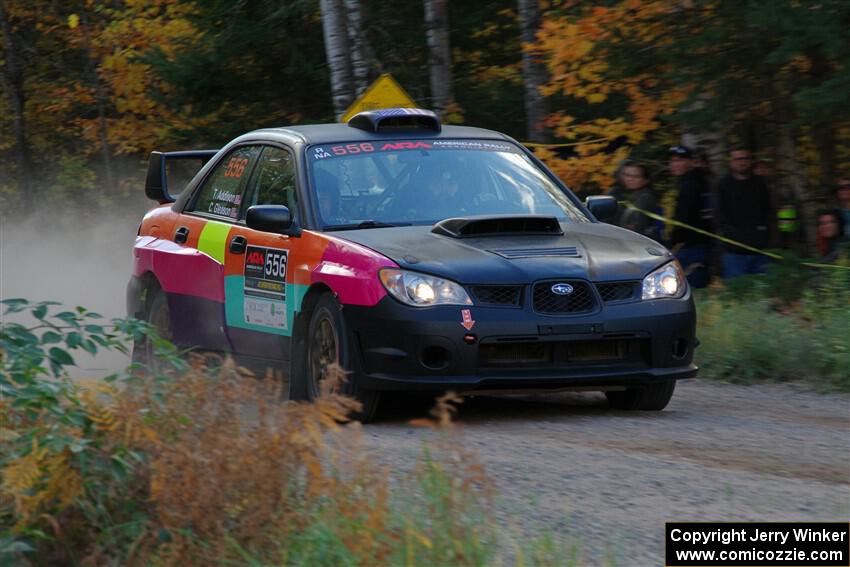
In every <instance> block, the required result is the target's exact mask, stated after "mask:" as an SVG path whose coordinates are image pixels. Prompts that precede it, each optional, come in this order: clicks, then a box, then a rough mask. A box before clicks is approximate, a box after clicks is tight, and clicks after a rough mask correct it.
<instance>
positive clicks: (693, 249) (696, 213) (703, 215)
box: [669, 146, 712, 288]
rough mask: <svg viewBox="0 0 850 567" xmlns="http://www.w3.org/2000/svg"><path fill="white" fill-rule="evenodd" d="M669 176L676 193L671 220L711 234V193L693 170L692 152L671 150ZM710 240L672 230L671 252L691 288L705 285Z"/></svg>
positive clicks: (702, 177) (702, 236)
mask: <svg viewBox="0 0 850 567" xmlns="http://www.w3.org/2000/svg"><path fill="white" fill-rule="evenodd" d="M669 154H670V173H672V174H673V175H674V176H675V177H676V185H677V187H678V189H679V193H678V196H677V197H676V209H675V212H674V213H673V219H674V220H677V221H679V222H681V223H684V224H687V225H688V226H693V227H695V228H699V229H702V230H706V231H711V229H712V225H711V217H712V206H711V190H710V188H709V187H708V183H707V182H706V178H705V175H703V174H702V173H701V172H700V171H698V170H697V169H696V168H694V163H693V152H692V151H691V150H690V148H687V147H685V146H673V147H672V148H670V151H669ZM710 244H711V239H710V237H708V236H705V235H703V234H700V233H699V232H696V231H693V230H690V229H688V228H684V227H681V226H675V225H674V226H673V231H672V233H671V235H670V248H671V249H672V250H673V253H674V254H675V255H676V258H678V260H679V263H681V264H682V267H683V268H684V270H685V273H686V274H688V282H689V283H690V284H691V287H695V288H700V287H705V286H706V285H708V264H709V258H710V257H711V256H710V248H709V246H710Z"/></svg>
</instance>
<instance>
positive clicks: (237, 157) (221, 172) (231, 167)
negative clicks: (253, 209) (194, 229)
mask: <svg viewBox="0 0 850 567" xmlns="http://www.w3.org/2000/svg"><path fill="white" fill-rule="evenodd" d="M260 149H261V148H260V146H244V147H240V148H236V149H235V150H233V151H232V152H230V153H229V154H228V155H227V156H225V157H224V159H222V160H221V161H220V162H219V163H218V165H216V166H215V169H213V171H212V173H211V174H210V176H209V177H207V179H206V181H204V184H203V186H202V187H201V190H200V192H199V193H198V195H197V197H195V200H194V203H193V205H191V206H190V207H189V209H188V210H189V211H194V212H197V213H205V214H210V215H216V216H220V217H225V218H228V219H231V220H236V219H238V218H239V212H240V211H241V210H242V199H243V195H244V194H245V187H246V185H247V182H248V178H249V177H250V176H251V170H252V169H253V167H254V164H255V162H256V161H257V156H258V155H259V154H260Z"/></svg>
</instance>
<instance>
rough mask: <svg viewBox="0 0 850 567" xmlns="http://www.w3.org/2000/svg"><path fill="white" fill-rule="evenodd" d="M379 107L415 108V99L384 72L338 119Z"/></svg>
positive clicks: (349, 117) (344, 119)
mask: <svg viewBox="0 0 850 567" xmlns="http://www.w3.org/2000/svg"><path fill="white" fill-rule="evenodd" d="M379 108H416V101H414V100H413V99H412V98H410V95H409V94H407V93H406V92H404V89H403V88H401V85H399V84H398V83H397V82H396V81H395V79H393V78H392V75H390V74H389V73H384V74H383V75H381V76H380V77H378V78H377V79H375V82H374V83H372V84H371V85H369V87H368V88H367V89H366V90H365V91H363V94H362V95H360V96H359V97H358V98H357V100H355V101H354V102H353V103H352V104H351V106H349V107H348V110H346V111H345V114H343V115H342V118H341V119H340V121H341V122H348V121H349V120H351V117H352V116H354V115H355V114H357V113H358V112H364V111H366V110H377V109H379Z"/></svg>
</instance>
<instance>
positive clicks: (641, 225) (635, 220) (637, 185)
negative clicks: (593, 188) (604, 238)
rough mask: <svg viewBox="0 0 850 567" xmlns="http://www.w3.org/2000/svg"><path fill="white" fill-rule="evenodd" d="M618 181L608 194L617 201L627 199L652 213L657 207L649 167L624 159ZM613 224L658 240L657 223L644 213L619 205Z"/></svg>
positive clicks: (656, 198)
mask: <svg viewBox="0 0 850 567" xmlns="http://www.w3.org/2000/svg"><path fill="white" fill-rule="evenodd" d="M618 181H619V182H620V183H619V184H618V185H617V186H616V187H614V189H612V190H611V193H610V195H611V196H612V197H614V198H615V199H617V201H618V202H619V201H627V202H629V203H631V204H633V205H634V206H635V207H637V208H639V209H642V210H644V211H649V212H651V213H654V212H656V211H657V209H658V197H657V196H656V195H655V190H654V189H653V188H652V182H651V180H650V177H649V169H647V167H646V166H645V165H644V164H642V163H638V162H636V161H626V162H625V163H624V164H623V165H622V166H621V167H620V170H619V175H618ZM614 224H616V225H618V226H622V227H623V228H627V229H629V230H633V231H635V232H637V233H639V234H642V235H644V236H648V237H649V238H652V239H653V240H659V239H660V234H659V230H658V223H657V222H656V221H655V220H654V219H652V218H650V217H648V216H646V215H645V214H643V213H641V212H638V211H635V210H633V209H630V208H628V207H626V206H624V205H620V208H619V210H618V212H617V218H616V220H615V222H614Z"/></svg>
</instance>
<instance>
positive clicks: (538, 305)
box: [533, 280, 597, 315]
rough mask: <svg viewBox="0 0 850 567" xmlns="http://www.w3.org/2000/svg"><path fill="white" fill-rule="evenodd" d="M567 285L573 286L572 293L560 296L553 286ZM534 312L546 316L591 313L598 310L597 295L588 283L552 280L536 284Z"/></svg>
mask: <svg viewBox="0 0 850 567" xmlns="http://www.w3.org/2000/svg"><path fill="white" fill-rule="evenodd" d="M559 283H565V284H569V285H570V286H572V288H573V289H572V293H568V294H566V295H558V294H557V293H555V292H553V291H552V286H553V285H555V284H559ZM533 305H534V310H535V311H536V312H537V313H543V314H546V315H561V314H572V315H577V314H581V313H590V312H592V311H595V310H596V308H597V300H596V295H595V294H594V293H593V289H592V288H591V287H590V285H589V284H588V283H587V282H584V281H580V280H551V281H545V282H538V283H536V284H534V293H533Z"/></svg>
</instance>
